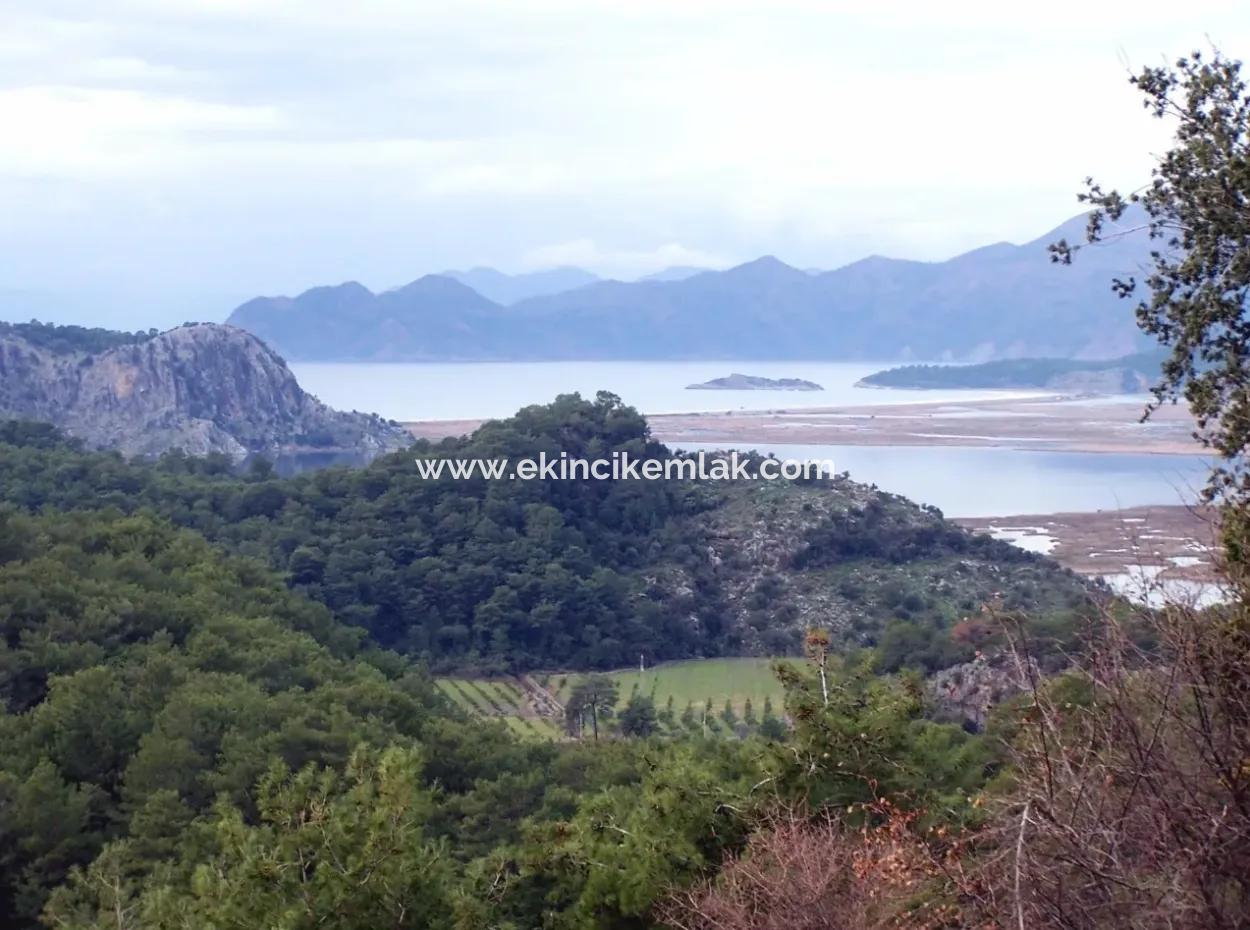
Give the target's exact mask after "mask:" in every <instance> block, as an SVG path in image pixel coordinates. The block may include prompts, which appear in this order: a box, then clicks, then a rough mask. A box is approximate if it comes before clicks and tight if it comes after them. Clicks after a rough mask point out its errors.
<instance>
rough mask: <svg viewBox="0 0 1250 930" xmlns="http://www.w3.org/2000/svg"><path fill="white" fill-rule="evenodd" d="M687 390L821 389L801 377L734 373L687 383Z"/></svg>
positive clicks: (821, 388)
mask: <svg viewBox="0 0 1250 930" xmlns="http://www.w3.org/2000/svg"><path fill="white" fill-rule="evenodd" d="M686 390H687V391H823V390H824V388H823V387H821V386H820V385H819V384H817V383H816V382H815V381H804V380H803V379H802V378H760V377H757V376H755V375H742V374H737V373H734V374H732V375H730V376H729V377H728V378H713V379H712V380H711V381H704V382H703V383H702V384H688V385H686Z"/></svg>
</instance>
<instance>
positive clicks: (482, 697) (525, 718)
mask: <svg viewBox="0 0 1250 930" xmlns="http://www.w3.org/2000/svg"><path fill="white" fill-rule="evenodd" d="M435 685H436V686H437V687H438V690H439V691H441V692H442V693H443V695H444V696H445V697H446V698H447V699H448V700H450V701H451V702H452V703H453V704H455V705H456V706H457V707H459V708H460V709H461V710H463V711H465V712H466V713H469V714H472V715H474V716H475V717H487V718H489V717H494V718H497V719H499V720H502V721H503V723H504V724H505V725H506V726H507V727H508V728H509V729H510V730H512V731H513V732H514V733H517V734H518V735H520V736H530V737H537V738H540V739H556V738H558V737H560V736H561V735H562V731H561V729H560V727H561V721H558V720H551V719H549V718H546V717H537V716H534V715H533V712H532V711H531V710H530V708H529V705H528V703H527V702H526V700H525V694H524V690H523V688H522V687H521V686H520V684H518V683H517V682H515V681H513V680H511V679H507V678H439V679H437V680H436V681H435Z"/></svg>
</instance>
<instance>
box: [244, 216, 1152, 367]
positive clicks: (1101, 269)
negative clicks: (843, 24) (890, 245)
mask: <svg viewBox="0 0 1250 930" xmlns="http://www.w3.org/2000/svg"><path fill="white" fill-rule="evenodd" d="M1084 225H1085V219H1084V217H1083V216H1081V217H1076V218H1074V219H1073V220H1071V221H1069V222H1068V223H1065V224H1064V225H1063V226H1060V227H1059V228H1057V229H1054V230H1052V231H1051V232H1049V233H1047V234H1046V235H1044V236H1041V237H1039V238H1038V239H1035V240H1033V241H1032V242H1028V243H1025V244H1024V245H1012V244H1010V243H996V244H994V245H990V246H986V247H984V248H980V249H976V250H974V251H971V252H967V253H965V254H963V255H959V256H957V257H955V258H952V259H950V260H948V261H944V262H916V261H905V260H899V259H891V258H883V257H879V256H874V257H870V258H866V259H863V260H862V261H858V262H855V263H853V264H851V265H847V266H845V267H843V268H839V269H836V270H834V271H828V272H823V273H820V274H815V275H813V274H809V273H808V272H805V271H801V270H799V269H797V268H792V267H790V266H789V265H787V264H785V263H784V262H782V261H780V260H778V259H776V258H774V257H772V256H765V257H763V258H759V259H756V260H755V261H752V262H748V263H746V264H744V265H739V266H737V267H735V268H730V269H727V270H725V271H706V272H703V273H700V274H695V275H692V276H690V277H685V278H681V279H679V280H645V279H644V280H641V281H635V282H632V283H627V282H622V281H596V282H593V283H590V284H587V285H585V286H582V287H578V288H575V289H573V290H568V291H562V292H560V293H555V294H546V295H543V296H538V297H531V298H528V299H525V300H520V301H518V302H516V303H514V304H512V305H511V306H509V307H506V308H505V307H503V306H501V305H500V304H498V303H496V302H493V301H490V300H487V299H486V298H485V297H483V296H481V295H480V294H478V293H476V292H474V291H473V290H471V289H470V288H468V287H466V286H464V285H463V284H462V283H460V282H457V281H453V280H451V279H450V278H447V277H443V276H438V275H431V276H428V277H426V278H422V279H420V280H419V281H416V282H414V283H413V284H411V285H408V286H407V287H405V288H400V289H399V290H396V291H390V292H387V293H385V294H380V295H374V294H371V293H370V292H369V291H367V290H366V289H365V288H363V287H361V286H360V285H359V284H346V285H340V286H339V287H338V288H316V289H314V290H312V291H308V292H306V293H304V294H301V295H300V296H299V297H296V298H294V299H291V298H285V297H280V298H259V299H257V300H253V301H250V302H249V303H247V304H244V305H243V306H242V307H240V308H239V309H238V310H236V311H235V312H234V313H233V314H232V315H231V317H230V320H229V322H231V323H233V324H235V325H238V326H242V327H244V328H247V329H250V330H251V331H253V332H255V333H256V334H257V335H259V336H261V338H263V339H265V340H267V341H269V342H270V343H271V344H272V345H274V346H275V347H276V348H278V349H279V350H280V351H281V352H283V353H284V354H286V355H288V356H289V357H292V358H297V359H323V360H328V359H343V360H347V359H355V360H396V361H398V360H402V359H408V360H426V359H448V360H453V359H517V360H522V359H763V358H768V359H830V360H838V359H876V360H890V359H902V360H909V359H923V360H930V361H942V360H961V361H982V360H987V359H993V358H1019V357H1028V356H1031V357H1056V358H1112V357H1115V356H1120V355H1125V354H1129V353H1131V352H1134V351H1138V350H1140V349H1142V348H1144V347H1146V346H1148V345H1149V342H1148V340H1146V339H1145V337H1143V336H1141V335H1140V333H1139V332H1138V330H1137V328H1136V325H1135V323H1134V317H1133V313H1132V311H1131V309H1130V307H1129V306H1128V305H1127V304H1126V303H1124V302H1122V301H1120V300H1118V299H1117V298H1116V297H1115V296H1114V295H1113V294H1112V292H1111V288H1110V281H1111V279H1112V278H1113V277H1115V276H1124V275H1129V274H1134V273H1137V272H1138V271H1139V265H1140V262H1141V258H1142V256H1143V255H1144V254H1145V251H1146V243H1145V240H1144V235H1142V234H1134V235H1129V236H1126V237H1124V238H1122V239H1120V240H1117V241H1114V242H1111V243H1108V244H1105V245H1101V246H1098V247H1092V248H1087V249H1084V250H1082V251H1081V253H1080V255H1079V256H1078V257H1077V260H1076V261H1075V263H1074V264H1073V265H1072V266H1070V267H1065V266H1060V265H1055V264H1052V263H1051V262H1050V259H1049V255H1048V254H1047V250H1046V247H1047V245H1048V244H1049V243H1051V242H1053V241H1055V240H1056V239H1059V238H1062V237H1066V238H1067V239H1068V240H1069V241H1078V240H1079V239H1080V238H1081V232H1082V231H1083V229H1084Z"/></svg>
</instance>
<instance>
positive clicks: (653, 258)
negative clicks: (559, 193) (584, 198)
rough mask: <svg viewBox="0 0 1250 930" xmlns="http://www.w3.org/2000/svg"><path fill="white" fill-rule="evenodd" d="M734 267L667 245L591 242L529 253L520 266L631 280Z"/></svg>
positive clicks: (724, 260) (720, 259)
mask: <svg viewBox="0 0 1250 930" xmlns="http://www.w3.org/2000/svg"><path fill="white" fill-rule="evenodd" d="M732 264H734V262H733V260H732V259H729V258H726V257H725V256H723V255H717V254H714V253H711V252H706V251H704V250H702V249H693V248H688V247H687V246H684V245H682V244H681V243H679V242H666V243H665V244H663V245H660V246H657V247H656V248H653V249H611V248H606V249H605V248H602V247H600V246H599V245H597V244H596V243H595V242H594V241H593V240H591V239H573V240H570V241H568V242H557V243H552V244H550V245H543V246H539V247H537V248H534V249H529V250H528V251H526V252H525V254H523V255H522V256H521V260H520V266H521V267H522V268H524V269H525V270H527V271H534V270H539V269H544V268H558V267H562V266H566V265H575V266H577V267H579V268H586V269H588V270H591V271H594V272H596V273H597V274H599V275H601V276H603V277H610V278H621V279H624V280H630V279H633V278H637V277H640V276H642V275H645V274H651V273H652V272H656V271H662V270H663V269H665V268H672V267H674V266H689V267H695V268H727V267H729V266H730V265H732Z"/></svg>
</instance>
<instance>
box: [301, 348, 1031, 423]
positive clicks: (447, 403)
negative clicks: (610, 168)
mask: <svg viewBox="0 0 1250 930" xmlns="http://www.w3.org/2000/svg"><path fill="white" fill-rule="evenodd" d="M892 364H897V363H891V362H883V363H880V364H873V363H871V362H865V363H858V362H856V363H850V362H767V361H765V362H742V361H737V362H474V363H446V364H443V363H432V364H428V365H408V364H390V365H387V364H338V363H320V362H295V363H293V364H292V365H291V371H293V372H294V373H295V377H296V378H298V379H299V383H300V385H301V386H302V387H303V388H304V390H306V391H309V392H310V393H313V394H316V395H317V396H318V397H320V398H321V399H322V400H323V401H325V402H326V403H327V404H329V405H330V406H331V407H337V408H339V409H340V410H363V411H367V412H370V413H379V414H381V415H382V416H384V417H388V418H390V419H392V420H463V419H475V418H478V417H506V416H510V415H511V414H513V413H516V411H517V409H518V408H520V407H524V406H526V405H527V404H545V403H548V402H549V401H551V400H552V399H554V398H555V396H556V395H557V394H569V393H572V392H573V391H578V392H580V393H581V394H582V396H583V397H593V396H594V395H595V392H596V391H611V392H612V393H613V394H617V395H619V396H620V397H621V398H622V399H623V400H624V401H625V403H627V404H630V405H631V406H633V407H637V408H638V409H639V410H641V411H642V412H643V413H694V412H697V411H701V410H741V409H746V410H761V409H770V408H778V407H780V408H785V409H788V410H798V409H804V408H811V407H832V406H847V405H854V404H902V403H911V402H913V401H942V400H977V399H981V398H990V397H1024V396H1029V394H1028V392H1021V391H1015V392H1011V391H900V390H895V389H893V388H857V387H855V386H854V385H855V382H856V381H858V380H859V379H860V378H862V377H864V376H865V375H870V374H872V373H873V372H875V371H880V370H881V369H882V368H889V367H890V366H891V365H892ZM733 372H741V373H742V374H745V375H759V376H761V377H764V378H803V379H805V380H807V381H814V382H816V383H817V384H819V385H821V386H822V387H824V388H825V390H823V391H688V390H686V385H688V384H697V383H699V382H702V381H709V380H711V379H712V378H721V377H724V376H726V375H729V374H731V373H733Z"/></svg>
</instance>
